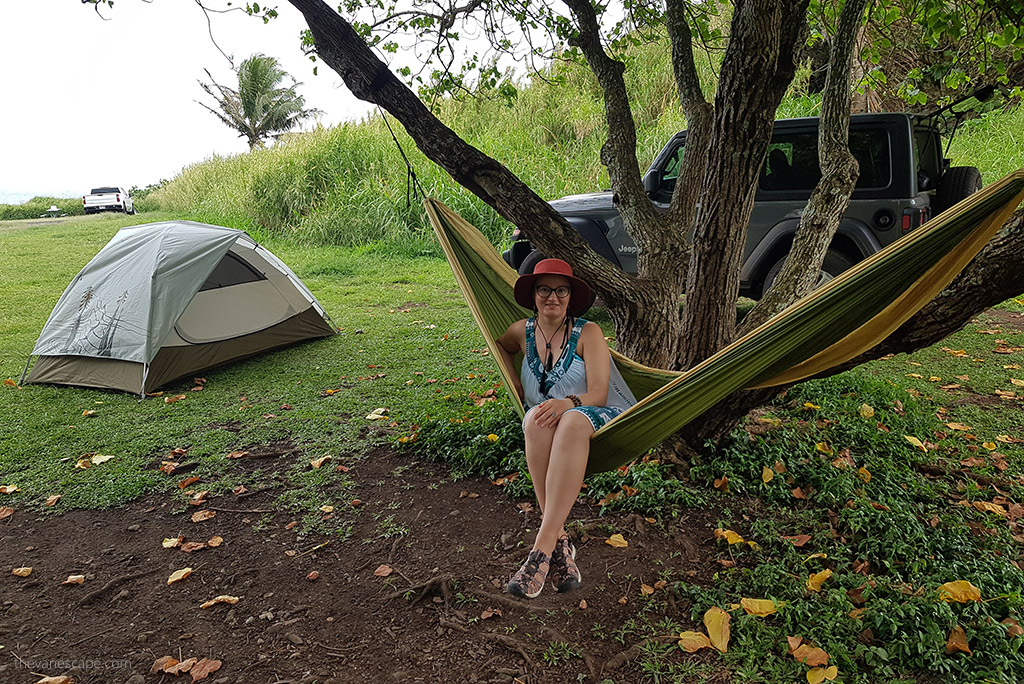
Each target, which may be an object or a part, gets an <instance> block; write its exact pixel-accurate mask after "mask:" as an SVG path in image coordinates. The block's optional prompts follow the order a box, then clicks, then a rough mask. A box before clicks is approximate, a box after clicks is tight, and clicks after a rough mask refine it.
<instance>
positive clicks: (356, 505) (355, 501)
mask: <svg viewBox="0 0 1024 684" xmlns="http://www.w3.org/2000/svg"><path fill="white" fill-rule="evenodd" d="M348 505H349V506H351V507H352V508H359V507H360V506H362V505H363V502H362V501H360V500H359V499H352V500H351V501H349V502H348Z"/></svg>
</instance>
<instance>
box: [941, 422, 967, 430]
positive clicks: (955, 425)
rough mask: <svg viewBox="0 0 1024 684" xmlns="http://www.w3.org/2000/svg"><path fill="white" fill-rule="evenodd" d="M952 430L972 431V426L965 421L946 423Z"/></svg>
mask: <svg viewBox="0 0 1024 684" xmlns="http://www.w3.org/2000/svg"><path fill="white" fill-rule="evenodd" d="M944 425H945V426H946V427H948V428H949V429H950V430H959V431H960V432H970V431H971V426H970V425H964V424H963V423H944Z"/></svg>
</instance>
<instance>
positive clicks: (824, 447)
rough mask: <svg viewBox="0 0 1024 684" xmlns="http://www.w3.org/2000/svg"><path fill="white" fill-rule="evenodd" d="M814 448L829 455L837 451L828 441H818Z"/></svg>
mask: <svg viewBox="0 0 1024 684" xmlns="http://www.w3.org/2000/svg"><path fill="white" fill-rule="evenodd" d="M814 448H815V449H817V450H818V451H820V452H821V453H823V454H828V455H829V456H831V455H832V454H834V453H835V451H833V449H832V447H831V446H830V445H829V443H828V442H818V443H817V444H815V445H814Z"/></svg>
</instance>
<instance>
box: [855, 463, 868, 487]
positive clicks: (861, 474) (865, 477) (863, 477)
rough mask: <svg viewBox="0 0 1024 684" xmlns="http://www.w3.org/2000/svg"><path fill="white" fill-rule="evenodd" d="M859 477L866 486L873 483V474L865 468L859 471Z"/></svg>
mask: <svg viewBox="0 0 1024 684" xmlns="http://www.w3.org/2000/svg"><path fill="white" fill-rule="evenodd" d="M857 476H858V477H859V478H860V479H861V481H862V482H863V483H864V484H867V483H868V482H871V473H870V472H868V469H867V468H865V467H864V466H861V467H860V468H858V469H857Z"/></svg>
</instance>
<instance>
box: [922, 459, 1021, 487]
mask: <svg viewBox="0 0 1024 684" xmlns="http://www.w3.org/2000/svg"><path fill="white" fill-rule="evenodd" d="M916 467H917V470H918V471H919V472H921V473H923V474H925V475H934V476H937V477H953V476H955V475H959V476H961V477H966V478H967V479H969V480H974V481H975V482H977V483H978V484H980V485H981V486H983V487H993V486H994V487H1000V488H1002V489H1006V488H1008V487H1012V486H1013V485H1014V483H1013V482H1011V481H1009V480H1004V479H1002V478H998V477H989V476H988V475H982V474H981V473H975V472H973V471H971V470H966V469H962V468H954V467H948V466H943V465H940V464H936V463H920V464H918V465H917V466H916Z"/></svg>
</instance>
